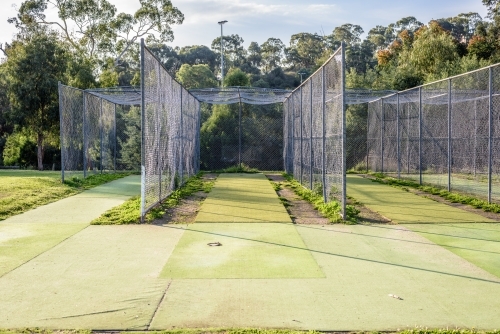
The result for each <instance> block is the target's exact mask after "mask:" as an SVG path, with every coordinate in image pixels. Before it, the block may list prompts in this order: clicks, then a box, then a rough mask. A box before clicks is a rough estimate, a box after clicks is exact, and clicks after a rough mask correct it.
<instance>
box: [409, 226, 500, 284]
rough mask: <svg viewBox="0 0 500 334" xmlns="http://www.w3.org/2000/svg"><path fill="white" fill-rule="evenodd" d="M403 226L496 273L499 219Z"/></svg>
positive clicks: (498, 273)
mask: <svg viewBox="0 0 500 334" xmlns="http://www.w3.org/2000/svg"><path fill="white" fill-rule="evenodd" d="M406 227H407V228H409V229H411V230H412V231H415V232H417V233H418V234H420V235H422V236H424V237H425V238H427V239H429V240H430V241H432V242H434V243H436V244H437V245H439V246H443V247H444V248H446V249H448V250H449V251H451V252H453V253H455V254H457V255H459V256H461V257H463V258H464V259H466V260H467V261H469V262H471V263H474V264H475V265H476V266H478V267H480V268H482V269H484V270H486V271H488V272H490V273H492V274H493V275H496V276H498V277H500V223H498V224H492V223H487V224H477V223H476V224H423V225H414V224H412V225H406Z"/></svg>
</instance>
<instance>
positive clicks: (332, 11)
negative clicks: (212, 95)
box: [0, 0, 486, 47]
mask: <svg viewBox="0 0 500 334" xmlns="http://www.w3.org/2000/svg"><path fill="white" fill-rule="evenodd" d="M109 1H110V2H111V3H113V4H114V5H115V6H116V7H117V9H118V11H119V12H126V13H130V14H132V13H133V12H135V10H137V9H138V7H139V1H138V0H109ZM21 3H22V0H0V5H1V7H0V43H4V42H9V41H11V40H12V38H13V34H14V33H15V28H14V26H13V25H12V24H9V23H7V19H8V18H9V17H13V16H15V15H16V12H17V11H16V6H19V5H20V4H21ZM172 3H173V5H174V6H176V7H177V8H179V9H180V10H181V12H182V13H183V14H184V16H185V20H184V23H183V24H182V25H180V26H174V27H173V30H174V37H175V40H174V41H173V42H171V43H168V44H169V45H172V46H186V45H207V46H209V47H210V45H211V43H212V41H213V40H214V39H215V38H216V37H218V36H220V26H219V25H218V24H217V22H218V21H221V20H227V21H228V23H226V24H225V25H224V35H226V34H227V35H230V34H238V35H240V37H242V38H243V39H244V41H245V42H244V45H245V47H248V45H249V44H250V42H252V41H255V42H257V43H259V44H262V43H263V42H265V41H266V40H267V39H268V38H270V37H275V38H280V39H281V40H282V41H283V42H284V43H285V44H286V45H288V44H289V41H290V36H291V35H293V34H296V33H300V32H309V33H318V34H320V35H323V34H324V35H328V34H330V33H331V32H332V30H333V29H334V28H335V27H337V26H340V25H342V24H344V23H352V24H358V25H360V26H361V27H362V28H363V29H364V30H365V32H368V31H369V30H370V29H371V28H373V27H375V26H376V25H383V26H387V25H388V24H390V23H394V22H396V21H398V20H399V19H400V18H403V17H406V16H415V17H416V18H417V19H418V20H420V21H421V22H423V23H428V22H429V21H430V20H432V19H438V18H443V17H450V16H456V15H458V14H460V13H468V12H477V13H479V14H480V15H481V16H482V17H483V18H485V16H486V7H485V6H483V4H482V1H481V0H418V1H404V0H382V1H374V0H172ZM51 13H52V15H50V14H51ZM48 14H49V18H50V16H52V17H53V18H55V15H56V13H55V11H50V10H49V11H48Z"/></svg>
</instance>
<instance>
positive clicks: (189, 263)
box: [161, 174, 324, 278]
mask: <svg viewBox="0 0 500 334" xmlns="http://www.w3.org/2000/svg"><path fill="white" fill-rule="evenodd" d="M216 242H218V243H220V244H221V246H209V245H208V244H209V243H216ZM161 277H163V278H313V277H324V274H323V273H322V271H321V269H320V268H319V267H318V265H317V263H316V261H315V260H314V258H313V256H312V255H311V253H310V251H309V249H308V248H307V247H306V246H305V244H304V242H303V240H302V238H301V237H300V235H299V234H298V233H297V230H296V228H295V226H294V225H293V224H292V222H291V220H290V217H289V216H288V213H287V212H286V210H285V208H284V207H283V205H282V204H281V203H280V201H279V199H278V196H277V195H276V192H275V191H274V190H273V188H272V186H271V184H270V183H269V181H268V180H267V179H266V178H265V177H264V175H262V174H222V175H220V176H219V178H218V179H217V181H216V183H215V185H214V188H213V190H212V192H211V193H210V194H209V197H208V198H207V199H206V200H205V202H204V203H203V205H202V207H201V210H200V212H199V213H198V216H197V219H196V221H195V223H194V224H192V225H190V226H189V227H188V228H187V230H186V231H185V232H184V235H183V236H182V238H181V239H180V241H179V243H178V244H177V246H176V248H175V250H174V252H173V254H172V256H171V257H170V258H169V260H168V262H167V264H166V265H165V267H164V268H163V271H162V273H161Z"/></svg>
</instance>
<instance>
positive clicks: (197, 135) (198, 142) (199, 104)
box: [196, 102, 201, 173]
mask: <svg viewBox="0 0 500 334" xmlns="http://www.w3.org/2000/svg"><path fill="white" fill-rule="evenodd" d="M197 125H198V130H197V131H196V143H197V145H198V150H197V154H198V159H197V166H198V167H197V170H196V172H197V173H199V172H200V169H201V166H200V159H201V143H200V139H201V138H200V130H201V103H200V102H198V122H197Z"/></svg>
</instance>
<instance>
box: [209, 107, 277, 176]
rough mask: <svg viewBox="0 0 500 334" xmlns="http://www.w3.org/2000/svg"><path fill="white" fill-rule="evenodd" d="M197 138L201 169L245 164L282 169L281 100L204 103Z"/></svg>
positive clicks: (217, 168)
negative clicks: (224, 103)
mask: <svg viewBox="0 0 500 334" xmlns="http://www.w3.org/2000/svg"><path fill="white" fill-rule="evenodd" d="M203 110H204V111H203V112H202V113H203V114H208V115H206V116H205V117H206V120H204V122H203V124H202V127H201V133H200V139H201V152H200V164H201V169H202V170H207V171H215V170H221V169H225V168H228V167H233V166H242V165H245V166H248V167H250V168H256V169H259V170H262V171H281V170H283V106H282V104H281V103H273V104H268V105H249V104H243V103H237V104H232V105H225V106H209V105H206V104H205V105H204V106H203Z"/></svg>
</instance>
